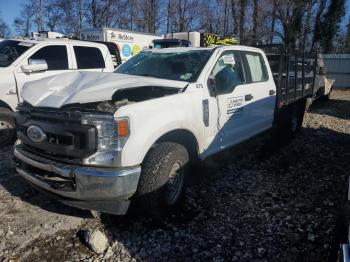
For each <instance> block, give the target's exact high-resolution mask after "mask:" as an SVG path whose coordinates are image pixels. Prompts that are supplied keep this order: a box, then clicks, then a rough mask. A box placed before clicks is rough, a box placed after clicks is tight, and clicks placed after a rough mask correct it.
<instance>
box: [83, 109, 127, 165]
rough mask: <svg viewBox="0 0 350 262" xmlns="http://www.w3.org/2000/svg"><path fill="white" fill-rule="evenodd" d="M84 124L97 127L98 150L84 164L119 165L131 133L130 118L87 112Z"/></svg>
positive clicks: (84, 116)
mask: <svg viewBox="0 0 350 262" xmlns="http://www.w3.org/2000/svg"><path fill="white" fill-rule="evenodd" d="M82 124H83V125H93V126H95V127H96V129H97V152H96V153H95V154H93V155H92V156H90V157H88V158H85V159H84V161H83V162H84V164H86V165H94V166H119V165H120V159H121V151H122V149H123V147H124V145H125V143H126V141H127V139H128V137H129V135H130V128H129V119H128V118H116V119H115V118H114V115H106V114H85V115H83V117H82Z"/></svg>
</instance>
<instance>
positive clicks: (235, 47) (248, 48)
mask: <svg viewBox="0 0 350 262" xmlns="http://www.w3.org/2000/svg"><path fill="white" fill-rule="evenodd" d="M214 49H223V50H225V49H230V50H232V49H233V50H244V51H255V52H261V51H262V50H261V49H259V48H256V47H251V46H244V45H216V46H207V47H170V48H153V49H148V50H145V51H150V52H156V53H174V52H176V53H178V52H187V51H194V50H214Z"/></svg>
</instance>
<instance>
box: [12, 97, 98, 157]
mask: <svg viewBox="0 0 350 262" xmlns="http://www.w3.org/2000/svg"><path fill="white" fill-rule="evenodd" d="M18 110H19V111H18V112H16V114H15V118H16V127H17V136H18V138H19V139H20V140H21V141H22V143H23V144H24V146H25V148H26V150H28V151H30V152H32V153H34V154H38V155H41V156H44V157H48V158H51V159H53V160H57V161H61V162H67V163H74V164H81V162H82V159H83V158H86V157H88V156H90V155H92V154H93V153H95V152H96V150H97V130H96V128H95V127H94V126H87V125H82V124H81V112H79V111H60V110H58V109H47V108H33V107H31V106H30V105H28V104H22V105H20V106H19V107H18ZM30 126H37V127H40V128H41V129H42V130H43V132H44V133H45V135H46V139H45V140H44V141H43V142H40V143H37V142H34V141H32V140H31V139H30V138H29V137H28V135H27V130H28V127H30Z"/></svg>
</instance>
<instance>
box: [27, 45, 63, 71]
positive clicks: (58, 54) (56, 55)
mask: <svg viewBox="0 0 350 262" xmlns="http://www.w3.org/2000/svg"><path fill="white" fill-rule="evenodd" d="M29 59H45V61H46V63H47V67H48V70H67V69H68V55H67V48H66V46H64V45H52V46H45V47H43V48H41V49H40V50H39V51H37V52H36V53H34V54H33V55H32V56H31V57H30V58H29Z"/></svg>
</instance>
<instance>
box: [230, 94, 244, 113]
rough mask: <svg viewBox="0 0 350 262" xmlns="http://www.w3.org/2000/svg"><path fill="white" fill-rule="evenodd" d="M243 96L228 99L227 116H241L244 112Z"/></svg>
mask: <svg viewBox="0 0 350 262" xmlns="http://www.w3.org/2000/svg"><path fill="white" fill-rule="evenodd" d="M243 110H244V106H243V96H238V97H230V98H228V99H227V117H228V118H230V117H239V116H241V115H242V114H243Z"/></svg>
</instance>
